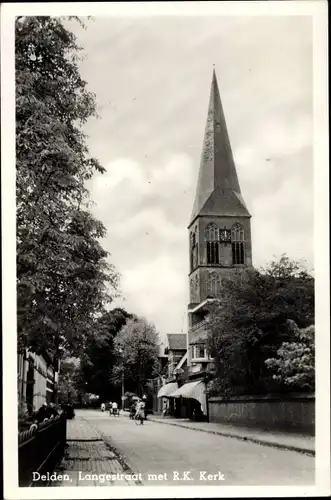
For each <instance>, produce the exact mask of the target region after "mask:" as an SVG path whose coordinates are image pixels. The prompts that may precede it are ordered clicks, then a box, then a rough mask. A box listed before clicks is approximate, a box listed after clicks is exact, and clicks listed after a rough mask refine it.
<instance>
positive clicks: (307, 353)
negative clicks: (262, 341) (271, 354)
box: [265, 320, 315, 391]
mask: <svg viewBox="0 0 331 500" xmlns="http://www.w3.org/2000/svg"><path fill="white" fill-rule="evenodd" d="M288 324H289V327H290V329H291V332H292V334H293V339H292V341H291V342H283V344H282V345H281V346H280V348H279V349H278V351H277V356H276V357H275V358H269V359H267V360H266V361H265V364H266V366H267V367H268V368H269V369H270V370H272V371H273V372H275V374H274V375H273V378H274V379H275V380H277V381H279V382H280V383H282V384H285V385H287V386H289V387H291V388H292V389H293V390H300V391H302V390H308V391H314V389H315V327H314V325H311V326H308V327H307V328H301V329H299V328H298V327H297V325H296V324H295V323H294V321H291V320H289V321H288Z"/></svg>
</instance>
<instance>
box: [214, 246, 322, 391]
mask: <svg viewBox="0 0 331 500" xmlns="http://www.w3.org/2000/svg"><path fill="white" fill-rule="evenodd" d="M222 285H223V286H222V298H221V300H219V301H218V303H217V304H216V305H215V306H214V307H213V308H212V310H211V313H210V317H209V325H208V329H209V341H208V342H209V350H210V352H211V354H212V355H213V356H214V357H215V367H216V379H215V384H216V386H217V387H218V391H219V392H221V393H224V394H238V393H265V392H278V391H283V390H285V389H286V387H284V385H282V384H281V383H280V380H279V379H274V378H273V377H272V373H271V372H270V370H268V368H267V366H266V364H265V360H266V359H268V358H273V357H274V356H275V355H276V353H277V350H278V349H279V348H280V346H281V345H282V344H283V342H290V341H291V336H293V334H291V332H289V329H288V327H287V320H289V319H290V320H293V321H295V322H296V323H297V324H298V325H299V327H301V328H304V327H307V326H309V325H311V324H312V323H313V321H314V279H313V277H312V276H310V275H309V273H308V272H307V271H306V270H305V269H304V268H303V267H302V266H301V265H300V264H299V263H297V262H293V261H291V260H290V259H289V258H288V257H286V256H285V255H283V256H282V257H281V259H280V260H279V261H273V262H271V263H270V264H269V265H268V266H267V267H266V268H264V269H261V270H256V269H247V270H238V271H237V272H236V273H234V274H232V275H231V276H229V278H226V279H224V280H223V283H222Z"/></svg>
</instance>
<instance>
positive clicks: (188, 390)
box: [170, 380, 207, 415]
mask: <svg viewBox="0 0 331 500" xmlns="http://www.w3.org/2000/svg"><path fill="white" fill-rule="evenodd" d="M180 396H181V397H182V398H192V399H196V400H197V401H199V403H200V404H201V407H202V412H203V413H204V414H205V415H206V411H207V410H206V408H207V401H206V384H205V383H204V382H203V381H202V380H195V381H194V382H188V383H187V384H184V385H182V386H181V387H179V388H178V389H177V390H176V391H174V392H173V393H172V394H171V396H170V397H172V398H177V397H180Z"/></svg>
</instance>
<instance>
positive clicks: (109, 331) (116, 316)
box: [81, 308, 132, 401]
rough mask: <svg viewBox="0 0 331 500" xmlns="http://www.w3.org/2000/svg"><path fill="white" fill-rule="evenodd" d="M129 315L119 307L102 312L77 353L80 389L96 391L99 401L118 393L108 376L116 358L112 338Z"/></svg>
mask: <svg viewBox="0 0 331 500" xmlns="http://www.w3.org/2000/svg"><path fill="white" fill-rule="evenodd" d="M130 318H132V315H131V314H129V313H127V312H126V311H125V310H124V309H121V308H116V309H113V310H111V311H107V312H105V313H104V314H103V315H102V316H100V318H98V320H97V321H96V325H95V328H94V334H93V336H91V337H90V339H89V343H88V345H87V346H86V349H85V350H84V353H83V355H82V357H81V374H82V378H83V379H84V381H85V387H84V389H85V390H86V391H87V392H90V393H93V394H97V395H98V396H99V397H100V399H101V400H103V401H106V400H109V399H111V398H113V399H119V397H120V393H119V392H120V390H119V388H118V386H117V384H116V383H114V381H113V380H112V370H113V367H114V365H115V363H116V359H117V358H116V352H115V346H114V341H115V338H116V336H117V335H118V334H119V332H120V331H121V329H122V327H123V326H124V325H125V324H126V322H127V321H128V320H130Z"/></svg>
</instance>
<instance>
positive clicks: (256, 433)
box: [148, 415, 315, 455]
mask: <svg viewBox="0 0 331 500" xmlns="http://www.w3.org/2000/svg"><path fill="white" fill-rule="evenodd" d="M148 420H150V421H151V422H158V423H160V424H167V425H175V426H177V427H184V428H187V429H192V430H196V431H202V432H209V433H210V434H219V435H220V436H225V437H231V438H236V439H242V440H244V441H251V442H253V443H258V444H262V445H265V446H273V447H275V448H283V449H287V450H292V451H298V452H301V453H308V454H310V455H315V438H314V437H313V436H305V435H301V434H290V433H284V432H279V431H272V432H271V431H264V430H262V429H252V428H250V427H242V426H240V427H239V426H235V425H231V424H217V423H213V422H211V423H207V422H193V421H191V420H188V419H184V418H170V417H163V416H161V415H148Z"/></svg>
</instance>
